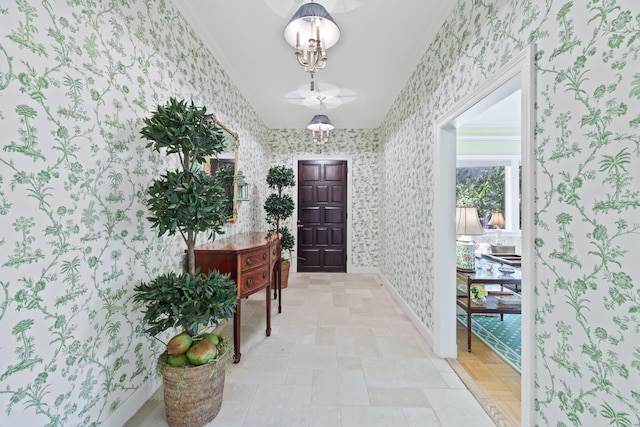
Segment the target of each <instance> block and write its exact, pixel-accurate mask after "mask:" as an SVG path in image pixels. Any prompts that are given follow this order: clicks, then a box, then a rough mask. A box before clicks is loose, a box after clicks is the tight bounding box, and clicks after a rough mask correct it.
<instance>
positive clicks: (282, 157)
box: [261, 129, 381, 269]
mask: <svg viewBox="0 0 640 427" xmlns="http://www.w3.org/2000/svg"><path fill="white" fill-rule="evenodd" d="M329 138H330V140H329V142H327V143H326V144H325V145H324V146H323V147H322V149H319V147H318V146H316V145H315V144H313V143H312V142H311V133H310V131H308V130H304V131H302V130H289V129H276V130H273V131H272V132H271V137H270V140H269V142H268V144H267V146H266V148H267V150H268V152H269V155H270V158H269V163H270V165H272V164H286V165H288V166H290V167H292V168H294V170H296V168H297V165H294V164H293V157H294V156H301V157H302V156H306V155H308V156H318V157H319V156H343V157H345V156H351V157H352V161H353V163H352V169H353V170H350V171H349V172H348V173H349V174H350V175H351V178H352V180H353V182H352V185H353V188H352V191H351V198H352V205H353V207H352V217H351V221H352V222H351V225H352V227H351V230H349V232H350V233H351V236H352V238H351V243H352V245H351V261H350V264H351V267H352V268H354V269H368V268H373V267H377V265H378V254H379V248H378V247H377V246H376V245H375V244H373V242H376V241H377V235H378V232H379V229H378V224H379V223H380V219H379V218H378V213H379V208H378V206H379V205H380V196H381V192H380V143H379V141H378V134H377V132H376V131H375V130H371V129H336V130H335V131H332V132H331V133H330V136H329ZM267 169H268V168H267ZM264 176H265V177H266V171H265V175H264ZM267 195H268V194H267ZM267 195H262V199H261V200H262V203H264V200H265V199H266V196H267ZM263 212H264V210H263ZM295 218H296V214H295V213H294V215H293V218H292V222H291V224H290V226H289V227H290V228H289V229H290V230H295V224H294V223H293V221H294V220H295ZM293 256H294V257H295V253H294V254H293Z"/></svg>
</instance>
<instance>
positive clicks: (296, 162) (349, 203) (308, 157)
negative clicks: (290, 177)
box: [291, 154, 353, 273]
mask: <svg viewBox="0 0 640 427" xmlns="http://www.w3.org/2000/svg"><path fill="white" fill-rule="evenodd" d="M305 160H342V161H346V162H347V222H346V227H347V230H346V233H347V248H346V250H347V273H351V272H352V266H351V247H352V244H351V236H352V233H351V227H352V223H351V219H352V217H353V215H351V211H352V201H353V198H352V188H353V181H352V174H351V171H352V170H353V169H352V167H351V165H352V163H353V158H352V156H343V155H323V154H316V155H314V154H304V155H299V156H293V174H294V179H295V181H296V187H295V191H294V192H293V206H294V215H293V221H294V224H293V236H294V237H295V239H296V246H295V247H294V251H293V252H292V256H293V258H294V259H296V258H295V257H297V256H298V250H297V247H298V166H299V162H300V161H305ZM297 271H298V263H297V262H293V261H292V262H291V272H294V273H295V272H297Z"/></svg>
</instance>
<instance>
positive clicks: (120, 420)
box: [100, 378, 161, 427]
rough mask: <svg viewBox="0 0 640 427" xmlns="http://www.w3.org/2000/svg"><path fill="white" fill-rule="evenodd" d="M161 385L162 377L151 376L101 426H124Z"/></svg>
mask: <svg viewBox="0 0 640 427" xmlns="http://www.w3.org/2000/svg"><path fill="white" fill-rule="evenodd" d="M160 385H161V381H160V379H159V378H158V379H156V378H151V379H149V380H148V381H146V382H145V383H144V384H142V385H141V386H140V388H138V389H137V390H136V391H134V392H133V394H131V396H129V398H128V399H127V400H125V401H124V402H122V404H120V406H119V407H118V409H116V411H115V412H114V413H113V414H111V415H110V416H109V418H107V419H106V420H104V421H103V422H102V423H101V424H100V426H101V427H122V426H123V425H124V424H125V423H126V422H127V421H129V419H130V418H131V417H133V416H134V415H135V414H136V412H138V410H139V409H140V408H141V407H142V405H144V404H145V403H146V402H147V400H149V398H150V397H151V396H153V394H154V393H155V392H156V391H157V390H158V388H159V387H160Z"/></svg>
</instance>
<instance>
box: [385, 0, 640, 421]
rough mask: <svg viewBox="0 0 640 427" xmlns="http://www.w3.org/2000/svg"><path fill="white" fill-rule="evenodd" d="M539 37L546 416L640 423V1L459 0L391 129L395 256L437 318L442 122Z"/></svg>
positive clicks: (403, 286) (388, 176) (388, 264)
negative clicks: (436, 197)
mask: <svg viewBox="0 0 640 427" xmlns="http://www.w3.org/2000/svg"><path fill="white" fill-rule="evenodd" d="M530 43H536V45H537V56H536V61H537V64H536V65H537V73H536V78H537V89H536V98H537V99H536V129H535V142H534V147H535V148H534V149H535V152H534V156H535V175H536V177H535V229H534V230H533V235H534V236H535V260H534V268H535V269H536V275H537V281H536V283H534V284H532V285H533V286H535V294H536V313H535V331H534V333H535V343H536V344H535V354H534V355H533V356H534V372H535V378H533V379H531V380H532V381H533V383H534V386H535V396H534V397H535V402H533V408H534V411H535V413H534V416H535V424H536V425H540V426H547V425H554V426H581V425H584V426H596V425H597V426H605V425H610V426H625V427H626V426H636V425H640V409H639V408H640V316H639V313H640V304H639V303H640V273H639V271H638V270H637V269H636V268H635V263H636V262H637V259H638V249H637V248H638V239H639V231H640V220H639V218H640V212H639V210H640V192H639V191H638V188H640V167H639V165H640V57H639V56H640V3H639V2H637V1H625V0H592V1H585V0H583V1H551V0H528V1H523V0H496V1H485V0H473V1H460V2H459V4H458V6H457V8H456V9H455V10H454V12H453V13H452V14H451V16H450V17H449V19H448V20H447V22H446V23H445V25H444V26H443V28H442V29H441V30H440V32H439V34H438V35H437V37H436V39H435V40H434V42H433V43H432V44H431V45H430V46H429V48H428V49H427V51H426V52H425V55H424V57H423V58H422V61H421V63H420V64H419V65H418V67H417V69H416V70H415V72H414V74H413V76H412V77H411V78H410V80H409V82H408V83H407V85H406V86H405V88H404V90H403V92H402V94H401V95H400V96H399V97H398V99H397V101H396V103H395V105H394V106H393V108H392V109H391V111H390V112H389V114H388V116H387V118H386V120H385V123H384V124H383V126H382V127H381V128H380V129H379V131H380V139H381V142H382V144H383V151H382V158H383V169H382V180H381V182H382V183H384V184H383V188H382V190H383V193H384V197H383V198H381V202H382V208H381V212H380V214H379V218H380V225H379V230H380V234H379V241H380V242H384V245H382V244H381V251H382V253H381V256H380V264H381V265H380V268H381V271H382V272H383V274H384V275H385V277H387V278H388V279H389V280H390V282H391V283H392V284H393V285H394V287H396V288H397V289H398V291H399V292H400V293H401V295H402V296H403V297H404V298H405V299H406V300H407V302H408V303H409V304H410V306H411V307H412V308H413V309H414V311H415V312H416V313H417V314H418V315H419V316H420V317H421V319H422V320H423V322H424V323H425V325H427V327H429V328H433V303H432V301H433V297H432V294H433V287H434V284H433V275H432V273H431V271H432V270H433V266H432V265H431V259H432V255H433V253H434V251H435V250H437V248H434V247H433V245H432V244H431V240H432V239H431V238H430V237H432V236H433V227H432V226H431V224H430V220H429V219H430V218H431V217H432V213H433V212H434V210H435V209H437V208H438V207H437V206H433V203H432V202H431V200H432V198H433V194H434V192H435V191H438V189H436V188H433V176H432V172H431V171H432V169H433V165H434V163H435V162H437V161H438V159H437V158H434V154H433V149H432V147H433V144H434V132H433V128H434V123H435V121H436V120H437V119H438V118H439V116H441V115H442V114H444V113H446V112H447V111H448V109H450V108H452V107H453V106H454V105H455V104H456V103H457V102H459V101H460V100H461V99H463V97H464V96H465V95H466V94H468V93H469V92H470V91H471V90H473V89H474V88H475V87H477V86H478V85H479V84H481V83H482V82H484V81H485V80H486V79H487V78H488V77H490V76H491V75H492V73H494V72H495V70H497V69H498V68H499V67H500V66H502V65H504V64H505V63H507V62H508V61H509V59H511V58H512V56H513V55H514V53H517V52H520V51H522V50H523V49H524V48H525V47H526V46H527V45H528V44H530ZM397 188H403V189H405V191H404V192H403V193H398V192H395V191H394V189H397ZM398 211H401V212H406V213H407V214H405V216H404V217H400V218H398V215H397V212H398ZM398 220H400V221H402V227H398V224H397V221H398Z"/></svg>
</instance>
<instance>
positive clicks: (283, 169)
mask: <svg viewBox="0 0 640 427" xmlns="http://www.w3.org/2000/svg"><path fill="white" fill-rule="evenodd" d="M295 185H296V181H295V179H294V176H293V169H292V168H290V167H287V166H284V165H283V166H272V167H271V168H269V171H268V172H267V186H268V187H269V189H271V190H276V192H275V193H271V194H270V195H269V197H267V200H266V201H265V202H264V210H265V211H266V212H267V217H266V220H267V224H269V230H268V231H270V232H274V231H275V232H277V233H280V236H281V237H282V250H283V252H284V251H286V252H287V253H288V254H289V258H285V257H283V258H282V287H283V288H286V287H287V284H288V281H289V268H290V267H291V261H290V259H291V251H292V250H293V246H294V243H295V239H294V237H293V234H291V231H289V228H288V227H287V226H286V225H284V224H285V221H286V220H287V219H289V218H290V217H291V215H293V209H294V205H293V198H292V197H291V195H289V194H285V193H284V189H286V188H290V187H293V186H295Z"/></svg>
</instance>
